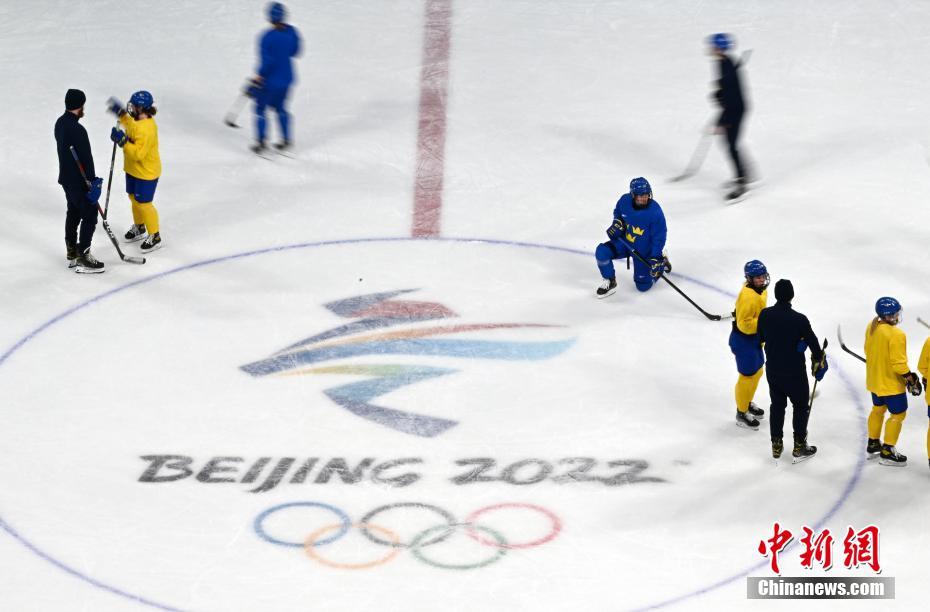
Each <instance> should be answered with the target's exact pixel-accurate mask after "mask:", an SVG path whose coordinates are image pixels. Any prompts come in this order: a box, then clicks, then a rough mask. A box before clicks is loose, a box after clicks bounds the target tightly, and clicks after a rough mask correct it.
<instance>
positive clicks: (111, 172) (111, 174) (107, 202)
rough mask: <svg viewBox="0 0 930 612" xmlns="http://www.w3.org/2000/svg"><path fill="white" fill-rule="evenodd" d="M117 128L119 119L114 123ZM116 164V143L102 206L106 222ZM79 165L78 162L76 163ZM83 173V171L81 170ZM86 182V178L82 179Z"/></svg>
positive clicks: (111, 156) (111, 157) (111, 155)
mask: <svg viewBox="0 0 930 612" xmlns="http://www.w3.org/2000/svg"><path fill="white" fill-rule="evenodd" d="M116 125H117V127H119V119H117V121H116ZM115 163H116V143H115V142H114V143H113V151H112V152H111V153H110V176H109V178H107V199H106V202H105V204H104V206H103V218H104V220H106V218H107V213H108V212H110V186H111V185H112V184H113V166H114V164H115ZM78 165H80V162H78ZM82 172H83V170H82ZM84 180H87V177H85V178H84Z"/></svg>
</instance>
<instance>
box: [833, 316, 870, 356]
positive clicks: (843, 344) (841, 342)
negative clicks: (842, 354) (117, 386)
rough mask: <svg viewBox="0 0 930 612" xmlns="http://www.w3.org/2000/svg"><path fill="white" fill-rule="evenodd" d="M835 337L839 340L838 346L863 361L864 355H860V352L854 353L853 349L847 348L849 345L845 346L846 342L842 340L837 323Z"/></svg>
mask: <svg viewBox="0 0 930 612" xmlns="http://www.w3.org/2000/svg"><path fill="white" fill-rule="evenodd" d="M836 338H837V339H838V340H839V341H840V348H841V349H843V350H844V351H846V352H847V353H849V354H850V355H852V356H853V357H855V358H856V359H858V360H859V361H861V362H862V363H865V357H863V356H862V355H860V354H858V353H854V352H853V351H851V350H849V347H848V346H846V344H845V343H844V342H843V334H842V332H841V331H840V326H839V325H837V326H836Z"/></svg>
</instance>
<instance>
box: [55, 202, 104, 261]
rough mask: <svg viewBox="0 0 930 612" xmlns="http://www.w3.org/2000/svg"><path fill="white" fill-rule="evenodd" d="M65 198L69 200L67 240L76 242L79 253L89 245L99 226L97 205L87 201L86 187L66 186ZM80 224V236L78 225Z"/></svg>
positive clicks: (66, 220) (71, 242)
mask: <svg viewBox="0 0 930 612" xmlns="http://www.w3.org/2000/svg"><path fill="white" fill-rule="evenodd" d="M62 189H64V190H65V198H66V199H67V200H68V212H67V214H66V215H65V242H67V243H68V244H76V245H77V251H78V255H80V254H82V253H83V252H84V251H85V250H86V249H87V248H88V247H89V246H90V242H91V240H93V237H94V230H95V229H96V228H97V205H96V204H91V203H90V202H88V201H87V190H86V189H73V188H71V187H64V186H62ZM79 226H80V230H81V231H80V236H78V227H79Z"/></svg>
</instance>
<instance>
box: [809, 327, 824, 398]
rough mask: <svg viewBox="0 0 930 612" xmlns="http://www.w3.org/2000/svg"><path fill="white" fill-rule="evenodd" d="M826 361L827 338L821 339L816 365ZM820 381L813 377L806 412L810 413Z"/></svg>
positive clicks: (821, 364)
mask: <svg viewBox="0 0 930 612" xmlns="http://www.w3.org/2000/svg"><path fill="white" fill-rule="evenodd" d="M826 361H827V339H826V338H824V339H823V356H822V357H821V358H820V361H819V362H818V363H817V365H819V366H821V367H823V364H824V363H826ZM819 382H820V381H819V380H817V379H816V378H814V388H813V389H811V403H810V404H808V406H807V413H808V414H810V411H811V408H813V407H814V398H815V397H817V383H819Z"/></svg>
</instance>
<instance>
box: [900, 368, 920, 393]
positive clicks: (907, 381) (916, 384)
mask: <svg viewBox="0 0 930 612" xmlns="http://www.w3.org/2000/svg"><path fill="white" fill-rule="evenodd" d="M904 385H905V386H906V387H907V392H908V393H910V394H911V395H913V396H915V397H916V396H918V395H920V392H921V391H922V390H923V388H922V387H921V386H920V381H919V380H917V374H914V373H913V372H908V373H907V374H905V375H904Z"/></svg>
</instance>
